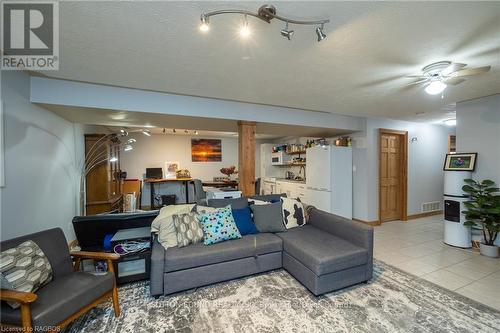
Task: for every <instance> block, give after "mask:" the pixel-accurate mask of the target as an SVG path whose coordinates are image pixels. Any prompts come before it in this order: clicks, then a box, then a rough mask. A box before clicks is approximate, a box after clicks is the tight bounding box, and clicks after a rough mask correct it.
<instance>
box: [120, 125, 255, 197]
mask: <svg viewBox="0 0 500 333" xmlns="http://www.w3.org/2000/svg"><path fill="white" fill-rule="evenodd" d="M130 135H131V137H135V138H136V139H137V142H136V144H135V145H134V146H135V147H134V150H132V151H130V152H123V153H122V157H121V168H122V170H123V171H126V172H127V178H137V179H143V178H144V174H145V173H146V168H155V167H161V168H164V167H165V162H166V161H178V162H179V164H180V168H181V169H188V170H189V171H190V172H191V176H192V177H193V178H198V179H201V180H210V181H211V180H213V177H224V175H223V174H222V173H221V172H220V169H221V168H223V167H229V166H231V165H234V166H236V168H238V138H237V137H234V138H231V137H204V136H203V137H202V136H198V135H196V136H188V135H172V134H153V135H152V136H151V137H145V136H144V135H142V134H139V133H132V134H130ZM192 138H196V139H200V138H210V139H220V140H221V143H222V161H221V162H192V161H191V139H192ZM260 142H261V141H260V140H258V141H257V143H256V154H255V155H256V156H255V164H256V169H255V171H256V177H259V173H260V167H259V166H260ZM157 187H158V186H157ZM160 190H161V192H162V193H167V192H168V193H169V194H170V193H172V194H177V195H178V196H181V197H183V196H184V194H182V193H181V192H179V191H180V189H179V188H178V186H177V188H176V186H175V185H174V184H169V185H166V184H163V185H161V186H160ZM149 198H150V197H149V187H148V186H146V187H144V188H143V195H142V204H143V205H149V204H150V199H149Z"/></svg>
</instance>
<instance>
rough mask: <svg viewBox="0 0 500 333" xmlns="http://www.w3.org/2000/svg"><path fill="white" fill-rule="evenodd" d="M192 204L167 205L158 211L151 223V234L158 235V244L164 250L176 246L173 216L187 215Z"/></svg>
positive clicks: (191, 208) (191, 209)
mask: <svg viewBox="0 0 500 333" xmlns="http://www.w3.org/2000/svg"><path fill="white" fill-rule="evenodd" d="M194 206H195V205H194V204H188V205H169V206H165V207H163V208H162V209H160V213H159V214H158V216H157V217H156V218H155V219H154V220H153V223H151V232H154V233H156V234H158V242H160V244H161V245H162V246H163V247H164V248H165V249H167V248H169V247H176V246H177V230H176V229H175V225H174V217H173V216H174V215H181V214H187V213H189V212H191V211H193V210H194Z"/></svg>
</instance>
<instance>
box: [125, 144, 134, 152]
mask: <svg viewBox="0 0 500 333" xmlns="http://www.w3.org/2000/svg"><path fill="white" fill-rule="evenodd" d="M132 149H134V147H132V145H126V146H125V147H124V148H123V150H124V151H131V150H132Z"/></svg>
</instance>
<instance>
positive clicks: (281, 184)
mask: <svg viewBox="0 0 500 333" xmlns="http://www.w3.org/2000/svg"><path fill="white" fill-rule="evenodd" d="M276 193H285V194H286V196H287V197H288V198H294V199H296V198H299V199H300V201H302V202H303V203H307V202H308V201H309V199H308V195H307V189H306V184H304V183H299V182H292V181H287V180H277V181H276Z"/></svg>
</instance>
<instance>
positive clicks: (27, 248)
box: [0, 240, 52, 309]
mask: <svg viewBox="0 0 500 333" xmlns="http://www.w3.org/2000/svg"><path fill="white" fill-rule="evenodd" d="M0 275H1V288H2V289H10V290H17V291H24V292H35V291H37V290H38V289H40V288H41V287H42V286H44V285H45V284H47V283H49V282H50V281H51V280H52V266H50V262H49V260H48V259H47V257H46V256H45V254H44V253H43V251H42V250H41V249H40V247H38V245H37V244H36V243H35V242H33V241H31V240H28V241H26V242H24V243H21V244H19V245H18V246H16V247H13V248H11V249H8V250H5V251H2V253H1V254H0ZM7 303H8V304H9V305H10V306H11V307H13V308H14V309H15V308H17V307H19V303H17V302H7Z"/></svg>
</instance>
